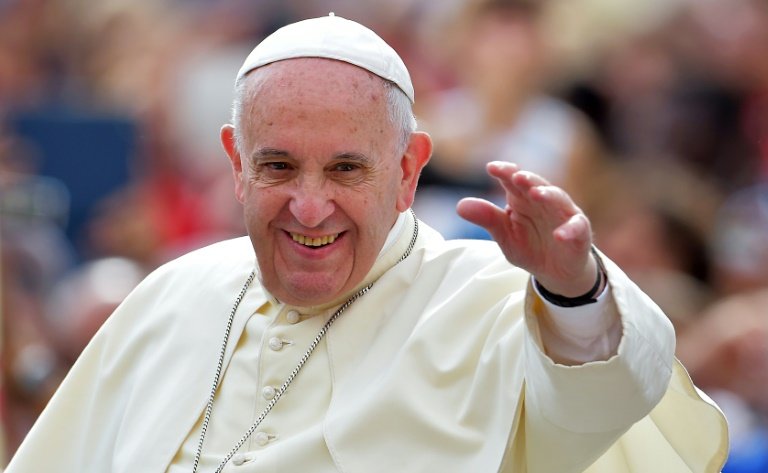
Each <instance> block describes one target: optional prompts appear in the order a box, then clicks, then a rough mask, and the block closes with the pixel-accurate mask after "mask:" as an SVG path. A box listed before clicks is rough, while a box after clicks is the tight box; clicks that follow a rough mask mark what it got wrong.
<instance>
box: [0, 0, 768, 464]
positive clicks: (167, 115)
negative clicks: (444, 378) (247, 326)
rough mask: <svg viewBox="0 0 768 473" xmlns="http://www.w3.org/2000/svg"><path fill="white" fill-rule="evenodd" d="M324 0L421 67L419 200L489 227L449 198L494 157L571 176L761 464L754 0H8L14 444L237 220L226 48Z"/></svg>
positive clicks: (557, 179) (6, 134) (0, 459)
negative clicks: (226, 131) (163, 268)
mask: <svg viewBox="0 0 768 473" xmlns="http://www.w3.org/2000/svg"><path fill="white" fill-rule="evenodd" d="M330 11H334V12H335V13H336V14H337V15H339V16H344V17H347V18H350V19H355V20H358V21H361V22H362V23H364V24H366V25H367V26H369V27H371V28H372V29H374V30H375V31H377V32H379V33H380V34H381V35H382V36H383V37H384V38H385V39H386V40H387V41H388V42H389V43H390V44H392V45H393V47H394V48H395V49H396V50H398V52H399V53H400V54H401V55H402V56H403V58H404V60H405V62H406V64H407V65H408V67H409V69H410V72H411V75H412V77H413V80H414V85H415V88H416V97H417V101H416V114H417V118H418V120H419V123H420V127H421V128H422V129H425V130H426V131H428V132H430V133H431V134H432V136H433V138H434V140H435V144H436V147H435V153H434V156H433V158H432V161H431V162H430V164H429V166H428V167H427V169H426V170H425V172H424V174H423V176H422V184H421V185H420V187H419V191H418V193H417V201H416V204H415V210H416V212H417V214H418V215H419V217H420V218H421V219H423V220H425V221H426V222H427V223H429V224H431V225H432V226H434V227H436V228H438V229H439V230H441V231H442V232H443V233H444V234H445V235H446V236H447V237H450V238H487V235H486V234H484V233H483V232H481V231H479V230H478V228H477V227H473V226H471V225H469V224H468V223H466V222H463V221H461V219H459V218H458V217H456V215H455V212H454V208H455V204H456V202H457V201H458V199H460V198H461V197H463V196H467V195H476V196H484V197H485V198H488V199H490V200H492V201H494V200H498V199H499V198H500V194H499V189H498V188H497V187H496V186H495V184H494V183H493V182H491V181H490V180H489V179H488V178H487V177H486V175H485V173H484V165H485V163H487V162H489V161H491V160H508V161H512V162H516V163H518V164H519V165H520V166H521V167H523V168H525V169H529V170H531V171H534V172H537V173H540V174H541V175H543V176H545V177H546V178H547V179H548V180H550V181H551V182H552V183H554V184H557V185H559V186H562V187H563V188H565V189H566V190H567V191H568V192H569V193H571V195H572V196H573V197H574V198H575V199H576V201H577V203H578V204H579V205H580V206H581V207H582V208H583V209H584V211H585V212H586V213H587V215H588V216H589V217H590V219H591V220H592V223H593V229H594V234H595V240H596V243H597V245H598V246H599V247H600V249H601V250H603V251H604V252H605V253H606V254H607V255H608V256H609V257H610V258H612V259H613V260H614V261H616V262H617V263H618V264H619V265H620V266H621V267H622V268H623V269H624V270H625V271H626V272H627V273H628V274H629V275H630V276H631V277H632V278H633V279H634V280H635V281H636V282H637V283H638V284H639V285H640V286H641V287H642V288H643V289H644V290H645V291H646V292H647V293H648V294H649V295H650V296H651V297H652V298H653V299H654V300H655V301H656V302H657V303H658V304H659V305H660V306H661V307H662V308H663V309H664V310H665V311H666V313H667V314H668V315H669V316H670V318H671V319H672V321H673V323H674V325H675V327H676V330H677V336H678V346H677V355H678V357H679V358H680V359H681V360H682V361H683V363H684V364H685V365H686V367H687V368H688V370H689V372H690V375H691V377H692V378H693V379H694V381H695V382H696V383H697V385H698V386H699V387H701V388H702V389H703V390H704V391H705V392H706V393H707V394H708V395H709V396H711V397H712V398H714V399H715V400H717V402H718V404H719V405H720V406H721V408H722V409H723V410H724V411H725V413H726V416H727V417H728V420H729V425H730V429H731V436H732V445H731V458H730V460H729V462H728V464H727V465H726V469H725V470H724V471H726V472H727V473H757V472H765V471H768V394H766V391H767V390H768V389H767V388H768V3H766V2H765V1H764V0H675V1H672V0H664V1H661V0H655V1H646V2H632V1H631V0H621V1H620V0H567V1H566V0H393V1H388V2H376V1H374V0H366V1H362V0H358V1H352V0H347V1H342V0H317V1H300V0H259V1H248V0H153V1H149V0H103V1H100V2H93V1H89V0H0V263H1V264H0V321H1V323H0V416H1V420H2V434H1V437H0V438H2V442H3V443H4V448H3V452H2V453H0V466H2V465H3V464H4V462H5V460H7V458H8V456H9V455H10V454H12V452H13V451H14V450H15V448H16V446H17V445H18V443H19V442H20V441H21V439H22V438H23V436H24V435H25V432H26V431H27V429H29V427H30V426H31V424H32V423H33V422H34V420H35V418H36V416H37V414H38V413H39V412H40V410H41V409H42V407H43V406H44V405H45V403H46V402H47V400H48V398H49V396H50V395H51V393H52V392H53V391H54V390H55V388H56V386H57V385H58V383H59V382H60V380H61V379H62V377H63V376H64V375H65V374H66V372H67V370H68V368H69V366H71V364H72V363H73V361H74V360H75V359H76V357H77V355H78V353H79V352H80V351H81V350H82V349H83V347H84V346H85V344H86V343H87V341H88V340H89V338H90V337H91V336H92V335H93V333H94V332H95V331H96V330H97V329H98V327H99V326H100V325H101V323H103V321H104V320H105V319H106V318H107V317H108V316H109V314H110V313H111V311H112V310H113V309H114V307H116V305H117V304H119V303H120V301H121V300H122V299H123V298H124V297H125V295H126V294H127V293H128V292H129V291H130V290H131V289H132V288H133V287H134V286H135V285H136V284H137V283H138V281H140V280H141V278H143V277H144V276H145V275H146V274H147V273H148V272H149V271H151V270H152V269H153V268H155V267H157V266H158V265H160V264H162V263H163V262H165V261H168V260H169V259H171V258H174V257H176V256H178V255H180V254H182V253H184V252H186V251H189V250H190V249H193V248H197V247H200V246H203V245H206V244H208V243H211V242H214V241H217V240H221V239H224V238H229V237H233V236H239V235H242V234H244V228H243V225H242V222H241V217H240V212H239V207H238V204H237V202H236V201H235V199H234V194H233V191H232V184H231V173H230V170H229V167H228V162H227V160H226V157H225V155H224V154H223V152H222V151H221V150H220V149H219V144H218V131H219V128H220V126H221V124H223V123H225V122H227V121H228V117H229V113H230V103H231V98H232V88H233V79H234V76H235V73H236V71H237V69H238V68H239V66H240V63H241V62H242V60H243V58H244V57H245V56H246V55H247V53H248V52H249V51H250V49H251V48H252V47H253V45H255V44H256V42H258V40H259V39H260V38H263V37H264V36H265V35H266V34H269V33H270V32H272V31H274V30H275V29H276V28H278V27H280V26H282V25H284V24H286V23H288V22H291V21H294V20H297V19H302V18H307V17H312V16H319V15H325V14H327V13H328V12H330Z"/></svg>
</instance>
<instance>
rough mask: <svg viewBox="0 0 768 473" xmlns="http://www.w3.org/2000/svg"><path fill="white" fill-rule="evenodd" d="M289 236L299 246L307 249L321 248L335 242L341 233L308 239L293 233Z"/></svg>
mask: <svg viewBox="0 0 768 473" xmlns="http://www.w3.org/2000/svg"><path fill="white" fill-rule="evenodd" d="M290 235H291V238H292V239H293V241H295V242H296V243H298V244H300V245H304V246H306V247H309V248H322V247H324V246H327V245H330V244H331V243H333V242H334V241H336V239H337V238H338V237H339V235H341V233H333V234H331V235H323V236H321V237H310V236H306V235H302V234H300V233H293V232H290Z"/></svg>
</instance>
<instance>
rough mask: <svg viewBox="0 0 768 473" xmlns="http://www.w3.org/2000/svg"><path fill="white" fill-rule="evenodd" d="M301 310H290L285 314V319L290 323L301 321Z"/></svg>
mask: <svg viewBox="0 0 768 473" xmlns="http://www.w3.org/2000/svg"><path fill="white" fill-rule="evenodd" d="M300 318H301V317H300V315H299V312H298V311H296V310H289V311H288V313H287V314H285V319H286V320H287V321H288V323H289V324H295V323H298V322H299V319H300Z"/></svg>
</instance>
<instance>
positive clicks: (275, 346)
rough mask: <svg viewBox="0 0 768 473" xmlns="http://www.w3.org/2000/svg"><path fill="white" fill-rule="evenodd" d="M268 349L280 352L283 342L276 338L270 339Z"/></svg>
mask: <svg viewBox="0 0 768 473" xmlns="http://www.w3.org/2000/svg"><path fill="white" fill-rule="evenodd" d="M269 348H271V349H272V351H280V350H282V349H283V341H282V340H280V339H279V338H277V337H272V338H270V339H269Z"/></svg>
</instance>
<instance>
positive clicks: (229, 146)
mask: <svg viewBox="0 0 768 473" xmlns="http://www.w3.org/2000/svg"><path fill="white" fill-rule="evenodd" d="M221 144H222V145H223V146H224V151H226V153H227V156H228V157H229V161H230V163H231V164H232V174H233V176H234V178H235V196H236V197H237V200H238V201H239V202H240V203H241V204H242V203H243V200H244V194H243V191H244V185H243V161H242V159H241V158H240V151H239V150H238V149H237V142H236V140H235V127H234V126H232V125H224V126H223V127H221Z"/></svg>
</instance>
